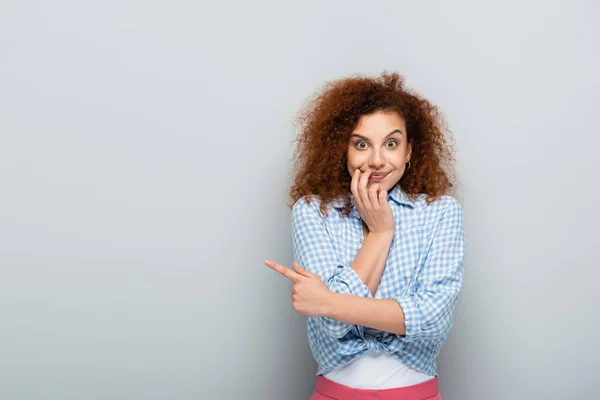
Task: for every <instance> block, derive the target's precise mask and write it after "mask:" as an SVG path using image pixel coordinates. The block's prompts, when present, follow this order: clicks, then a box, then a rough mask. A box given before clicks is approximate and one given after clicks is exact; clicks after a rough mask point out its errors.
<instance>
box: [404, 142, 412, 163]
mask: <svg viewBox="0 0 600 400" xmlns="http://www.w3.org/2000/svg"><path fill="white" fill-rule="evenodd" d="M412 148H413V139H410V140H409V141H408V146H407V149H406V162H409V161H410V158H411V157H412Z"/></svg>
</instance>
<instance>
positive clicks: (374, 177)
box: [369, 172, 389, 181]
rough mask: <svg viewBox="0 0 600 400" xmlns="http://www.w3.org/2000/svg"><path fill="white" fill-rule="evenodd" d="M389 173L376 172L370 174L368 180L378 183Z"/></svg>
mask: <svg viewBox="0 0 600 400" xmlns="http://www.w3.org/2000/svg"><path fill="white" fill-rule="evenodd" d="M388 173H389V172H377V173H375V172H374V173H371V175H370V176H369V180H373V181H380V180H382V179H383V178H385V177H386V176H387V175H388Z"/></svg>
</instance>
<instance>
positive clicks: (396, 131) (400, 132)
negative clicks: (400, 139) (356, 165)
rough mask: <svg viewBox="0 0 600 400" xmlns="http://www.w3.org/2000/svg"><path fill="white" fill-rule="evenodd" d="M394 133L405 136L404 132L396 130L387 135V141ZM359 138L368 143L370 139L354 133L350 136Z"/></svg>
mask: <svg viewBox="0 0 600 400" xmlns="http://www.w3.org/2000/svg"><path fill="white" fill-rule="evenodd" d="M394 133H399V134H401V135H402V134H403V133H402V131H401V130H400V129H394V130H393V131H391V132H390V133H388V134H387V136H386V137H385V139H387V138H389V137H390V136H392V135H393V134H394ZM354 136H357V137H359V138H362V139H365V140H367V141H369V138H367V137H365V136H363V135H359V134H358V133H353V134H352V135H350V137H351V138H352V137H354Z"/></svg>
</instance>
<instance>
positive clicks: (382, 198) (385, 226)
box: [350, 168, 396, 233]
mask: <svg viewBox="0 0 600 400" xmlns="http://www.w3.org/2000/svg"><path fill="white" fill-rule="evenodd" d="M370 175H371V170H370V169H369V170H367V172H365V173H362V172H361V171H360V169H358V168H357V169H356V170H355V171H354V174H353V175H352V182H351V183H350V190H351V191H352V196H353V198H354V205H355V207H356V210H357V211H358V213H359V214H360V217H361V218H362V220H363V221H364V222H365V224H367V227H368V228H369V232H373V233H377V232H391V233H393V232H394V231H395V230H396V222H395V221H394V214H393V213H392V209H391V208H390V205H389V204H388V202H387V191H386V190H383V189H381V186H380V185H379V184H377V183H373V184H371V186H370V187H369V188H368V189H367V184H368V183H369V176H370Z"/></svg>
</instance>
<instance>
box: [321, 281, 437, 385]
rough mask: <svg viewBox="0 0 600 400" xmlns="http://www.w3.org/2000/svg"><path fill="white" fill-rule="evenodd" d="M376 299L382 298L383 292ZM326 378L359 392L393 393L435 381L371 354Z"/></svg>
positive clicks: (372, 331)
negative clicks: (373, 390) (379, 391)
mask: <svg viewBox="0 0 600 400" xmlns="http://www.w3.org/2000/svg"><path fill="white" fill-rule="evenodd" d="M375 298H379V299H380V298H381V294H380V293H379V288H378V289H377V293H375ZM377 332H380V331H377V330H375V329H370V328H365V334H367V333H369V334H375V333H377ZM323 376H324V377H325V378H327V379H329V380H331V381H333V382H336V383H339V384H341V385H345V386H349V387H352V388H356V389H393V388H399V387H405V386H412V385H416V384H419V383H421V382H425V381H428V380H430V379H433V376H430V375H427V374H424V373H422V372H419V371H417V370H414V369H412V368H409V367H407V366H406V365H404V364H402V363H401V362H400V361H398V360H397V359H395V358H394V357H393V356H392V355H390V354H389V353H387V352H386V351H373V350H367V351H366V352H365V353H364V354H363V355H362V356H361V357H359V358H357V359H356V360H354V361H352V362H351V363H350V364H346V365H344V366H342V367H338V368H335V369H333V370H332V371H329V372H327V373H325V374H323Z"/></svg>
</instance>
